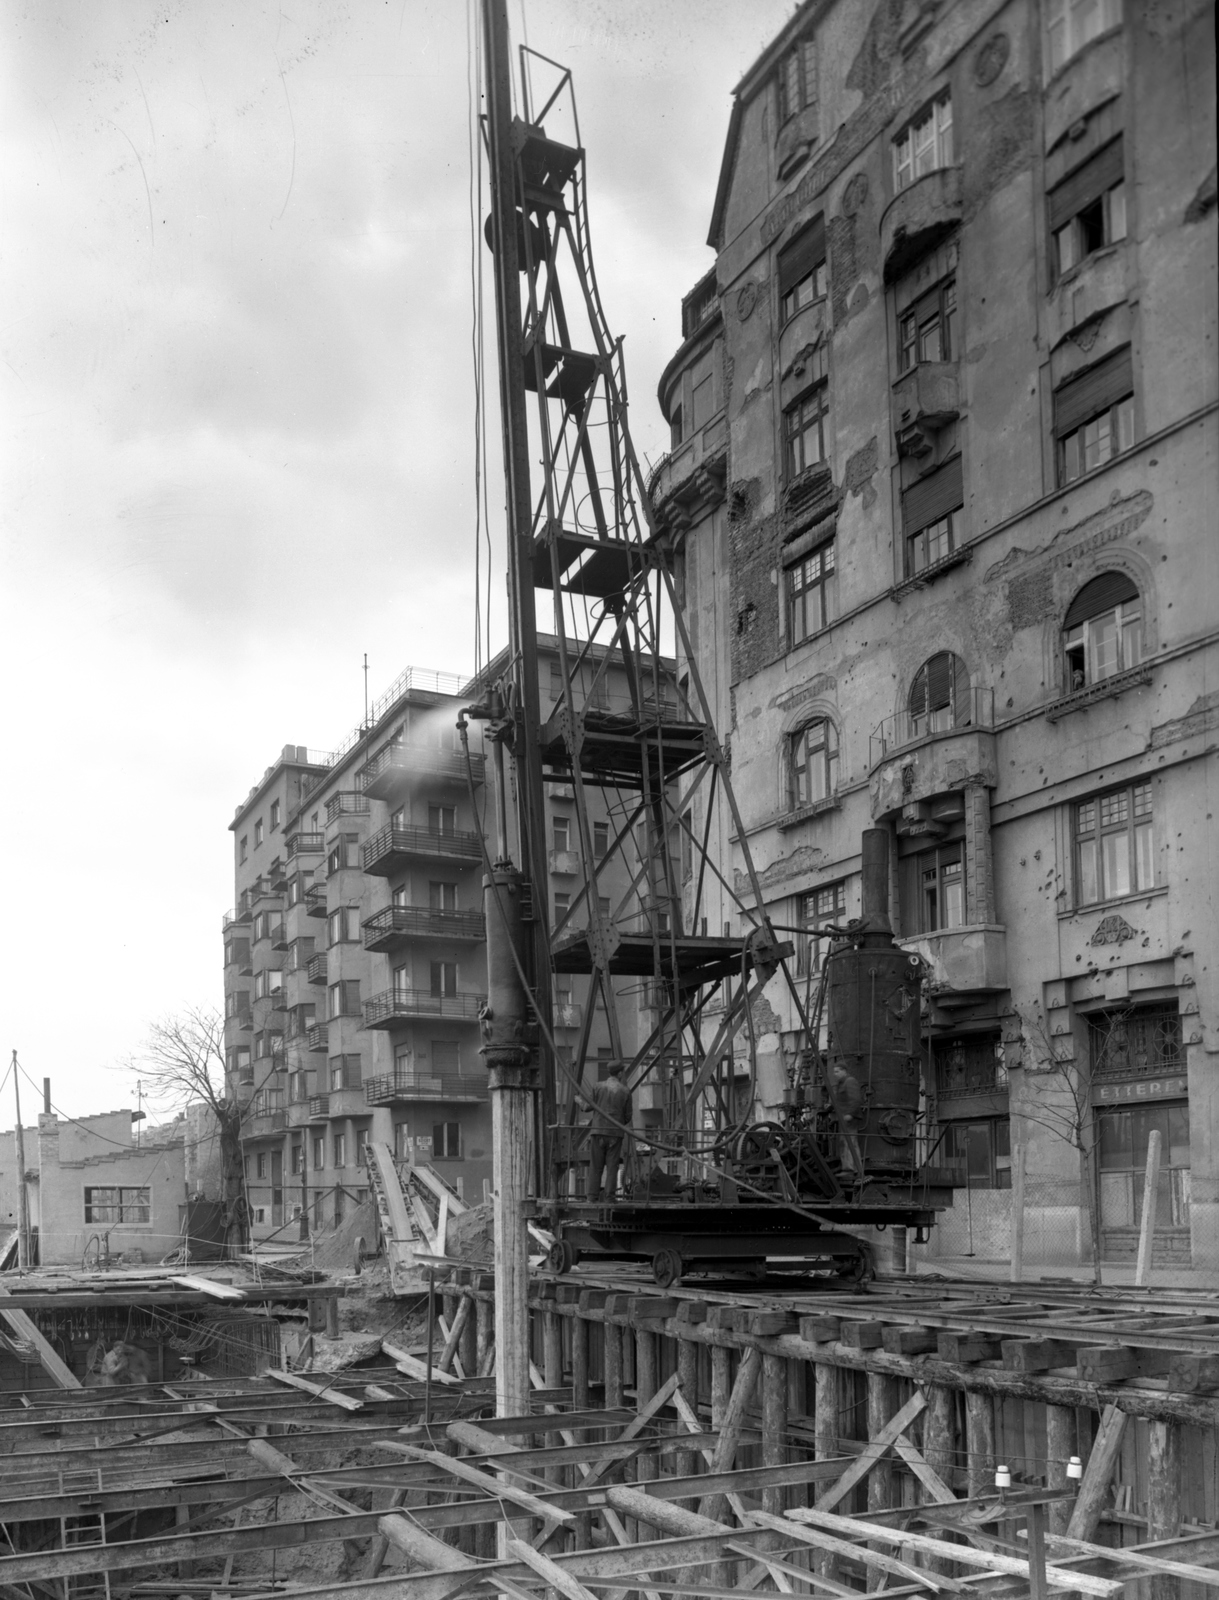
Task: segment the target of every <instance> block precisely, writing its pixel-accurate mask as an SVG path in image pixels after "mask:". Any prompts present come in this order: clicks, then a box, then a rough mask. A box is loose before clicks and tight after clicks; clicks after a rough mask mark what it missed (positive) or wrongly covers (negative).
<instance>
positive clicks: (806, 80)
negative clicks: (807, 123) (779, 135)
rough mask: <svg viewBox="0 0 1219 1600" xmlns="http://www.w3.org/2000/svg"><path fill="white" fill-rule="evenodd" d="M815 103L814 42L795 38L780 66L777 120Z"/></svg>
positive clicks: (815, 43) (815, 68)
mask: <svg viewBox="0 0 1219 1600" xmlns="http://www.w3.org/2000/svg"><path fill="white" fill-rule="evenodd" d="M816 104H817V41H816V40H815V39H813V38H807V39H798V40H797V41H796V43H795V44H794V45H792V47H791V49H790V50H789V51H788V52H787V54H786V55H785V56H784V57H783V59H782V61H781V62H780V63H779V121H780V123H783V122H786V121H787V120H788V118H789V117H794V116H795V115H796V114H797V112H800V111H806V110H808V108H809V107H810V106H816Z"/></svg>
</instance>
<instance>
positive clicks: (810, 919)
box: [796, 883, 847, 974]
mask: <svg viewBox="0 0 1219 1600" xmlns="http://www.w3.org/2000/svg"><path fill="white" fill-rule="evenodd" d="M846 909H847V886H846V884H845V883H827V884H826V885H825V887H824V888H821V889H814V890H812V891H811V893H809V894H802V895H801V896H800V897H799V900H798V901H797V904H796V921H797V922H798V923H799V925H800V927H801V928H803V929H804V930H805V931H804V932H803V933H802V934H801V936H800V943H799V946H798V951H797V954H798V960H799V970H800V972H802V973H806V974H807V973H810V972H820V971H821V963H822V961H823V960H824V959H825V954H826V951H827V950H828V949H829V947H830V936H829V934H828V933H826V932H823V931H821V930H823V929H826V928H828V927H829V926H830V925H831V924H834V925H837V924H839V923H841V922H842V921H843V919H844V918H845V916H846Z"/></svg>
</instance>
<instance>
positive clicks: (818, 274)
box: [778, 217, 826, 322]
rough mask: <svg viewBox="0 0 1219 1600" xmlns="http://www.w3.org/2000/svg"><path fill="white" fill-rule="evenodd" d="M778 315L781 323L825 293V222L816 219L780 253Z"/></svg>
mask: <svg viewBox="0 0 1219 1600" xmlns="http://www.w3.org/2000/svg"><path fill="white" fill-rule="evenodd" d="M778 279H779V315H780V318H781V320H782V321H783V322H786V321H787V320H788V319H789V318H790V317H794V316H795V314H796V312H797V311H801V310H803V308H804V307H805V306H808V305H812V303H813V301H814V300H821V299H824V297H825V292H826V268H825V218H824V217H817V218H816V220H815V221H813V222H811V223H810V224H809V226H808V227H807V228H803V229H802V230H801V231H800V232H799V233H798V234H797V235H796V237H795V238H794V239H793V240H792V241H791V243H790V244H787V245H784V247H783V249H782V250H780V251H779V259H778Z"/></svg>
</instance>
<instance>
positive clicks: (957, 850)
mask: <svg viewBox="0 0 1219 1600" xmlns="http://www.w3.org/2000/svg"><path fill="white" fill-rule="evenodd" d="M914 869H915V872H916V874H917V877H918V915H919V930H918V931H919V932H920V933H939V932H943V931H944V930H945V929H948V928H961V927H964V925H965V852H964V849H963V847H962V846H961V845H960V844H959V843H958V844H945V845H938V846H937V847H936V848H935V849H934V850H924V851H922V852H921V853H920V854H919V855H917V856H915V857H914Z"/></svg>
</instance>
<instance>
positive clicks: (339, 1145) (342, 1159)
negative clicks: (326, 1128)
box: [332, 1133, 347, 1167]
mask: <svg viewBox="0 0 1219 1600" xmlns="http://www.w3.org/2000/svg"><path fill="white" fill-rule="evenodd" d="M332 1147H333V1151H334V1164H335V1166H336V1167H345V1166H346V1165H347V1135H346V1134H345V1133H336V1134H335V1135H334V1139H333V1141H332Z"/></svg>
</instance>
